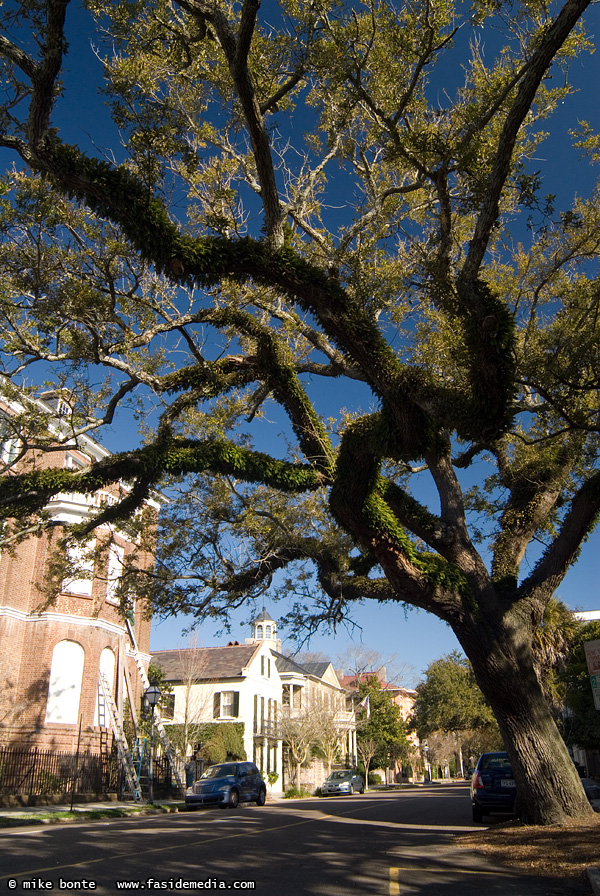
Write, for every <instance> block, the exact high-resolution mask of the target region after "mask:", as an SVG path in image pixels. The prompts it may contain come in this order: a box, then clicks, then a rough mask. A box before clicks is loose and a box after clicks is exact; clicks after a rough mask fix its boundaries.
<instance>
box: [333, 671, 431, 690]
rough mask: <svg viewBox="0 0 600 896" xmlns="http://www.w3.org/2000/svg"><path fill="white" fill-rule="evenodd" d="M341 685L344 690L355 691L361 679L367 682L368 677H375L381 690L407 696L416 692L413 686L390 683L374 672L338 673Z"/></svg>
mask: <svg viewBox="0 0 600 896" xmlns="http://www.w3.org/2000/svg"><path fill="white" fill-rule="evenodd" d="M338 678H339V680H340V684H341V686H342V687H343V688H344V689H345V690H346V691H357V690H358V686H359V684H360V682H361V681H366V682H368V681H369V679H370V678H376V679H377V680H378V682H379V684H380V685H381V690H382V691H396V692H397V693H400V694H406V695H407V696H412V695H413V694H416V691H415V690H414V689H413V688H405V687H402V685H399V684H391V682H389V681H385V680H384V679H382V678H380V677H379V675H378V674H377V673H376V672H359V673H358V674H357V675H341V674H340V675H338Z"/></svg>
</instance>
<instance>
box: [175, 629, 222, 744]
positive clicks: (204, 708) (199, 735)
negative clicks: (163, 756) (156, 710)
mask: <svg viewBox="0 0 600 896" xmlns="http://www.w3.org/2000/svg"><path fill="white" fill-rule="evenodd" d="M206 671H207V659H206V654H205V653H204V651H202V650H200V649H198V647H197V645H196V641H195V640H194V643H193V646H192V647H186V648H181V649H180V650H178V651H177V674H178V676H179V684H178V685H177V691H176V693H175V708H174V717H173V725H171V726H170V727H169V737H170V739H171V743H172V744H173V747H174V748H175V750H176V752H177V753H178V755H179V756H180V757H181V759H184V760H185V759H186V758H187V756H188V755H189V754H190V752H192V750H193V748H194V745H195V744H198V743H200V742H201V741H203V740H204V739H205V736H206V732H207V730H208V728H209V726H210V724H211V722H212V719H211V712H210V711H211V709H212V691H210V689H209V688H207V687H202V683H204V682H205V681H206Z"/></svg>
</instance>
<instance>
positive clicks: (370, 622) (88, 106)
mask: <svg viewBox="0 0 600 896" xmlns="http://www.w3.org/2000/svg"><path fill="white" fill-rule="evenodd" d="M269 5H271V4H270V3H269V0H267V2H266V3H263V10H262V14H264V12H265V7H268V6H269ZM68 17H69V21H70V22H72V23H73V25H74V30H71V31H70V33H69V37H70V50H69V55H68V57H67V68H66V71H65V76H64V80H65V93H64V98H61V99H60V100H59V103H58V106H57V116H56V120H55V122H54V123H56V124H58V125H59V126H60V135H61V137H62V138H63V139H64V140H66V141H72V142H77V143H79V145H81V146H83V147H85V148H86V149H87V151H89V152H91V151H93V144H96V146H98V147H100V148H101V147H105V146H117V145H118V144H117V141H116V139H115V138H116V131H115V129H114V127H113V126H112V124H111V123H110V120H109V118H108V116H107V109H106V105H105V100H104V98H102V97H100V96H98V94H97V84H98V80H99V77H100V75H101V66H100V63H99V61H98V60H97V58H96V57H95V55H94V53H93V51H92V48H91V39H92V36H93V28H91V27H90V25H89V20H88V18H87V15H86V14H84V13H83V12H82V11H81V10H80V9H78V5H77V4H76V3H75V2H73V3H72V4H71V6H70V8H69V9H68ZM586 21H587V23H588V29H589V31H591V32H592V34H593V32H595V31H596V32H597V31H598V30H600V29H599V28H598V25H599V24H600V12H599V10H598V7H597V6H592V7H591V8H590V10H589V11H588V13H587V16H586ZM571 77H572V80H573V82H574V83H575V85H576V86H577V88H578V93H577V94H576V95H575V97H572V98H571V99H570V100H569V101H568V102H567V104H566V105H565V107H564V108H563V109H562V110H561V111H560V112H559V114H558V115H556V116H555V117H554V118H553V119H552V120H551V123H550V125H549V127H550V128H551V130H552V138H551V139H550V140H548V141H547V142H546V143H544V144H543V145H542V147H541V148H540V151H539V153H538V156H539V163H540V166H539V167H540V168H543V169H544V173H545V177H546V181H545V182H544V187H543V190H544V192H548V193H557V194H558V203H559V206H560V204H562V203H564V202H567V201H568V199H569V198H570V197H571V196H572V195H573V193H575V192H580V193H581V194H583V195H586V194H588V193H589V192H590V187H591V184H592V177H593V176H595V174H593V173H592V172H591V170H590V168H589V166H588V165H587V163H582V162H578V161H577V160H576V159H575V158H574V156H573V153H572V151H571V150H570V149H569V139H568V130H569V129H570V128H572V127H575V126H576V124H577V120H578V119H581V118H585V119H587V120H588V121H590V123H591V124H592V125H593V126H595V128H596V129H597V130H600V103H599V102H598V84H599V83H600V65H599V62H598V60H597V59H596V57H592V58H591V59H590V57H589V56H588V55H587V54H586V55H585V56H584V58H583V59H582V60H581V61H576V62H574V63H573V65H572V72H571ZM0 152H1V151H0ZM4 160H6V166H8V165H10V164H12V161H13V159H12V158H11V157H10V155H9V154H7V153H5V152H2V161H4ZM323 388H324V389H331V390H332V394H331V400H332V407H333V406H335V407H336V409H337V408H339V406H340V404H341V405H343V404H345V403H349V400H350V397H348V399H347V400H344V396H343V395H340V394H339V387H338V386H336V384H335V383H328V384H326V385H325V386H324V387H323ZM336 390H337V391H336ZM340 399H341V400H340ZM324 400H325V399H324ZM365 409H366V408H365ZM272 425H273V427H274V430H273V431H274V432H275V431H277V432H279V430H280V428H281V424H280V421H278V420H275V422H274V423H273V424H272ZM124 435H125V436H127V441H128V444H123V441H124V439H123V437H124ZM130 439H131V440H135V432H134V428H133V425H132V426H131V427H130V426H129V425H128V420H127V417H126V416H125V417H123V418H121V419H120V421H119V426H118V428H117V427H115V428H114V429H113V430H112V431H111V432H108V433H107V436H106V438H105V439H104V443H105V444H106V445H107V447H109V448H110V449H111V450H114V451H117V450H122V449H123V448H128V447H132V444H131V442H130ZM265 441H267V442H268V430H266V431H265ZM261 447H264V446H261ZM599 555H600V533H599V532H598V531H596V532H595V533H594V535H593V536H592V537H591V538H590V540H589V542H588V543H587V544H586V545H584V547H583V550H582V552H581V556H580V559H579V561H578V562H577V564H576V565H575V567H574V568H573V569H572V570H571V572H570V574H569V575H568V576H567V578H566V580H565V581H564V583H563V585H562V586H561V588H560V589H559V596H560V597H561V598H562V599H563V600H564V601H565V602H566V603H567V604H568V605H569V606H570V607H573V608H577V609H583V610H588V609H598V608H600V595H599V593H598V591H599V588H598V579H599V576H598V569H599V563H598V557H599ZM267 609H268V610H269V612H270V613H271V614H272V615H273V616H274V617H276V616H277V614H278V608H277V606H276V605H272V606H269V605H268V604H267ZM247 617H248V611H244V612H241V613H239V614H238V617H237V620H236V623H235V624H234V626H233V628H232V631H231V635H230V636H228V635H224V636H219V637H217V636H216V635H215V628H216V627H215V626H210V625H208V624H204V625H203V626H202V628H201V629H200V630H199V631H198V633H197V638H198V643H200V644H202V645H204V646H211V645H213V644H216V643H223V641H224V640H228V639H229V637H231V638H234V639H238V640H243V639H244V638H245V637H247V636H248V635H249V633H250V632H249V629H248V628H247V627H245V626H244V622H245V621H246V620H247ZM355 619H356V622H357V624H358V625H359V626H360V629H356V630H354V632H351V631H346V630H344V629H341V630H339V631H338V633H337V636H336V637H335V638H334V637H333V636H332V635H322V636H319V637H315V638H313V639H312V641H311V643H310V645H309V648H310V649H312V650H319V651H323V652H325V653H327V654H329V655H330V656H331V658H332V659H334V658H335V657H337V656H338V655H339V654H340V653H343V651H344V649H345V647H346V646H347V644H348V643H349V642H351V641H354V642H360V641H361V640H362V643H363V644H364V645H365V646H366V647H369V648H376V649H378V650H379V651H380V652H381V654H382V657H383V659H389V658H390V657H391V656H393V655H395V656H396V657H397V661H398V665H402V664H403V663H406V664H408V665H409V666H411V667H413V668H414V670H415V672H416V673H417V674H419V673H420V672H422V670H423V669H424V668H425V667H426V666H427V665H428V664H429V663H430V662H432V661H433V660H434V659H436V658H438V657H439V656H441V655H442V654H444V653H448V652H450V651H451V650H454V649H456V648H458V646H459V645H458V643H457V641H456V639H455V637H454V635H453V634H452V632H451V631H450V630H449V628H448V627H447V626H446V625H445V624H444V623H442V622H440V621H439V620H437V619H436V618H435V617H431V616H428V615H427V614H425V613H424V612H420V611H416V610H408V611H407V612H406V615H405V611H404V609H403V608H402V607H401V606H395V605H373V604H366V605H363V606H358V607H357V608H356V613H355ZM184 625H185V623H184V622H182V621H174V620H170V621H167V622H163V623H158V624H155V625H154V629H153V636H152V649H154V650H158V649H166V648H170V647H178V646H181V644H182V643H183V636H182V634H181V630H182V627H184ZM280 634H281V635H282V636H284V637H285V632H283V631H281V632H280ZM291 646H293V645H290V647H291Z"/></svg>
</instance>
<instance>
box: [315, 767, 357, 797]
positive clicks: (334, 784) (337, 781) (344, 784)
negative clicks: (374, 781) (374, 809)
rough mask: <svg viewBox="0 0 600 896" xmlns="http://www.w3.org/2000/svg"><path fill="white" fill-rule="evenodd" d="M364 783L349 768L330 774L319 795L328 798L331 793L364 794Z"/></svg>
mask: <svg viewBox="0 0 600 896" xmlns="http://www.w3.org/2000/svg"><path fill="white" fill-rule="evenodd" d="M364 792H365V782H364V781H363V779H362V778H361V776H360V775H359V774H358V772H355V771H353V769H351V768H344V769H339V770H338V771H335V772H332V773H331V774H330V775H329V777H328V778H327V780H326V781H324V782H323V784H322V785H321V793H322V794H323V796H328V795H329V794H333V793H364Z"/></svg>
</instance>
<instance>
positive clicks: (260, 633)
mask: <svg viewBox="0 0 600 896" xmlns="http://www.w3.org/2000/svg"><path fill="white" fill-rule="evenodd" d="M262 636H263V627H262V625H257V626H256V638H257V640H259V639H260V638H262Z"/></svg>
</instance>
